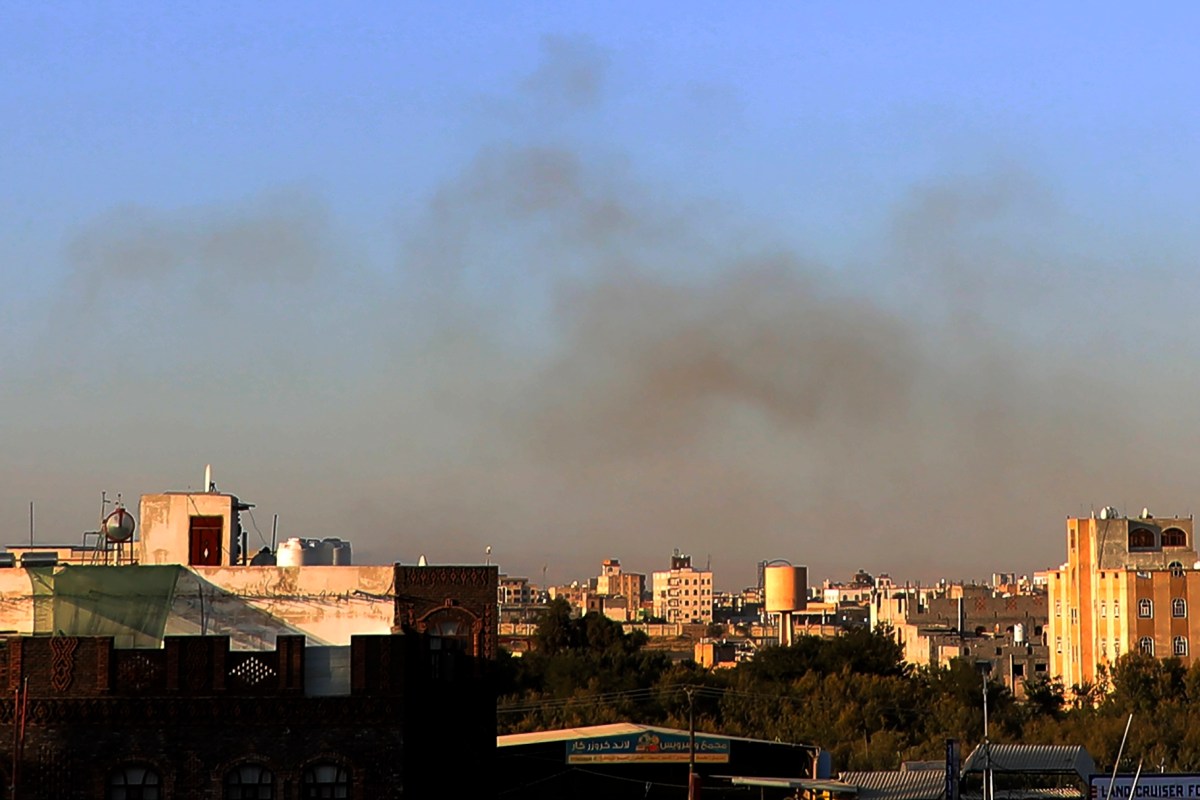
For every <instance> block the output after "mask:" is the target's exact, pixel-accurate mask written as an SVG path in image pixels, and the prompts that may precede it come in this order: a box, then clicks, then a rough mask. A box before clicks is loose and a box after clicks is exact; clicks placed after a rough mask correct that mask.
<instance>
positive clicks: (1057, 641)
mask: <svg viewBox="0 0 1200 800" xmlns="http://www.w3.org/2000/svg"><path fill="white" fill-rule="evenodd" d="M1054 652H1056V653H1061V652H1062V639H1061V638H1060V637H1058V636H1055V637H1054Z"/></svg>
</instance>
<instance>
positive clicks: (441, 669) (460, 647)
mask: <svg viewBox="0 0 1200 800" xmlns="http://www.w3.org/2000/svg"><path fill="white" fill-rule="evenodd" d="M674 602H675V601H674V600H672V601H671V603H672V604H673V603H674ZM473 621H474V620H473V619H472V616H471V614H470V613H468V612H466V611H463V610H461V609H457V608H447V609H439V610H437V611H435V612H433V613H432V614H431V615H429V617H427V618H426V620H425V635H426V637H427V641H428V643H429V656H430V676H431V677H433V678H437V679H441V680H454V678H455V674H454V673H455V665H456V664H457V663H458V662H459V660H460V659H461V657H462V655H464V654H465V655H468V656H473V655H475V646H474V645H475V641H474V640H475V637H474V635H473V632H472V623H473ZM329 796H330V797H333V796H334V795H329Z"/></svg>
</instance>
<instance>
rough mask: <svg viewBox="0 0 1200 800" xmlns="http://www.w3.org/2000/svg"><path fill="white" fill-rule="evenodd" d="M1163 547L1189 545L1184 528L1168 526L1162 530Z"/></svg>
mask: <svg viewBox="0 0 1200 800" xmlns="http://www.w3.org/2000/svg"><path fill="white" fill-rule="evenodd" d="M1162 545H1163V547H1187V534H1186V533H1184V532H1183V529H1182V528H1167V529H1166V530H1165V531H1163V532H1162Z"/></svg>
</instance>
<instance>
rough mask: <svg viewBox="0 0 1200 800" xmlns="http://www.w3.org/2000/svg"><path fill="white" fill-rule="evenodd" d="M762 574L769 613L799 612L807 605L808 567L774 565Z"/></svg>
mask: <svg viewBox="0 0 1200 800" xmlns="http://www.w3.org/2000/svg"><path fill="white" fill-rule="evenodd" d="M763 573H764V574H763V584H764V588H765V589H766V594H767V596H766V598H765V605H766V610H767V611H768V612H769V613H782V612H785V611H800V610H802V609H803V608H804V607H805V606H807V605H808V567H793V566H792V565H791V564H774V565H772V566H769V567H767V568H766V569H765V570H764V571H763Z"/></svg>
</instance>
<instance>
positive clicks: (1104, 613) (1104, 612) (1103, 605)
mask: <svg viewBox="0 0 1200 800" xmlns="http://www.w3.org/2000/svg"><path fill="white" fill-rule="evenodd" d="M1100 616H1102V617H1107V616H1108V604H1107V603H1105V602H1104V601H1103V600H1101V601H1100Z"/></svg>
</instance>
